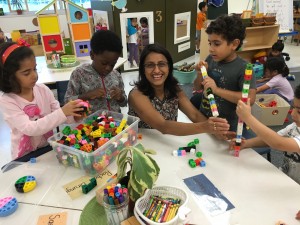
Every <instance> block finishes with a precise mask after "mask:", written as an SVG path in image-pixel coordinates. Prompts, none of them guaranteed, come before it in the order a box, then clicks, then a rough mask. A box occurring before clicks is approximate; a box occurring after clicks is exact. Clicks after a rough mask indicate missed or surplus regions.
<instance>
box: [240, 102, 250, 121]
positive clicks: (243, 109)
mask: <svg viewBox="0 0 300 225" xmlns="http://www.w3.org/2000/svg"><path fill="white" fill-rule="evenodd" d="M236 114H237V115H238V116H239V118H241V120H245V119H246V118H248V117H249V116H251V106H250V98H248V101H247V105H246V104H245V103H244V102H243V101H242V100H239V101H238V104H237V106H236Z"/></svg>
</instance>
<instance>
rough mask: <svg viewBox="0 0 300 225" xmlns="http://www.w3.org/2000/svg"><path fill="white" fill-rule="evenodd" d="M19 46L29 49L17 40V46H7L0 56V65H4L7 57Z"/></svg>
mask: <svg viewBox="0 0 300 225" xmlns="http://www.w3.org/2000/svg"><path fill="white" fill-rule="evenodd" d="M21 46H26V47H29V46H30V45H29V44H28V43H27V42H26V41H25V40H24V39H22V38H19V39H18V40H17V44H13V45H11V46H9V47H8V48H7V49H6V50H5V51H4V53H3V55H2V63H3V65H4V63H5V61H6V59H7V57H8V56H9V55H10V54H11V53H12V52H13V51H14V50H15V49H17V48H19V47H21Z"/></svg>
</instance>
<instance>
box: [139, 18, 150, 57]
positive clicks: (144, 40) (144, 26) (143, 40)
mask: <svg viewBox="0 0 300 225" xmlns="http://www.w3.org/2000/svg"><path fill="white" fill-rule="evenodd" d="M140 23H141V32H140V51H142V50H143V49H144V47H145V46H146V45H149V28H148V19H147V18H146V17H142V18H141V19H140Z"/></svg>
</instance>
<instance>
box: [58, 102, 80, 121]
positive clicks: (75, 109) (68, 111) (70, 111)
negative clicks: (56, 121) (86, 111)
mask: <svg viewBox="0 0 300 225" xmlns="http://www.w3.org/2000/svg"><path fill="white" fill-rule="evenodd" d="M81 101H82V100H81V99H76V100H75V101H70V102H68V103H67V104H65V105H64V106H63V107H62V108H61V109H62V111H63V112H64V114H65V115H66V116H75V117H82V115H81V114H80V112H81V111H82V105H81V104H80V102H81Z"/></svg>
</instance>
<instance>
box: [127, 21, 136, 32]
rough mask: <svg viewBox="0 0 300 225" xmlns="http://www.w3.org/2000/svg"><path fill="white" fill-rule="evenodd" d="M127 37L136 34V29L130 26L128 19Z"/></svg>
mask: <svg viewBox="0 0 300 225" xmlns="http://www.w3.org/2000/svg"><path fill="white" fill-rule="evenodd" d="M127 31H128V35H129V36H130V35H133V34H135V33H136V32H137V30H136V28H135V27H134V26H132V25H131V20H130V18H128V26H127Z"/></svg>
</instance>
